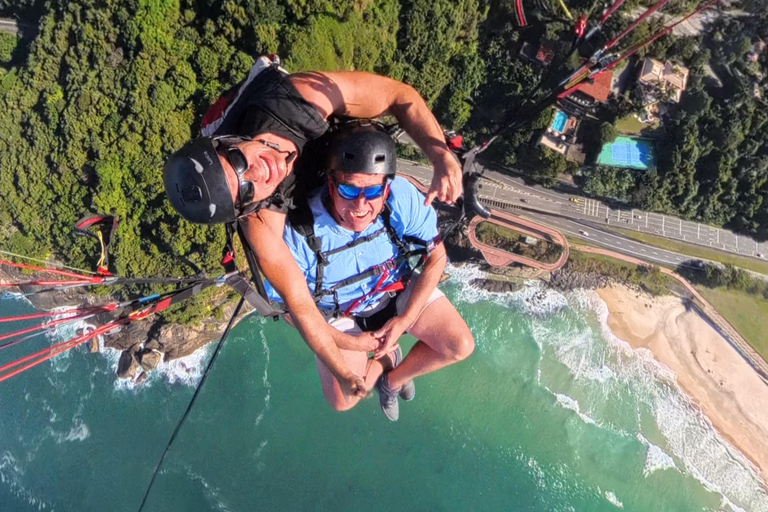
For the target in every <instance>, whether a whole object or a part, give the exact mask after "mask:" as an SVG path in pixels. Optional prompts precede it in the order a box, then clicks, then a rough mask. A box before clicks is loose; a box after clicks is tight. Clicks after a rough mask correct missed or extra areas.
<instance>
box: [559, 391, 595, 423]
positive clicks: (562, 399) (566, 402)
mask: <svg viewBox="0 0 768 512" xmlns="http://www.w3.org/2000/svg"><path fill="white" fill-rule="evenodd" d="M555 398H556V399H557V403H559V404H560V406H561V407H563V408H564V409H570V410H571V411H573V412H575V413H576V414H577V415H578V416H579V418H581V421H583V422H584V423H588V424H590V425H596V422H595V420H593V419H592V418H591V417H589V415H587V414H584V413H583V412H581V409H580V407H579V401H578V400H576V399H574V398H571V397H570V396H568V395H563V394H561V393H555Z"/></svg>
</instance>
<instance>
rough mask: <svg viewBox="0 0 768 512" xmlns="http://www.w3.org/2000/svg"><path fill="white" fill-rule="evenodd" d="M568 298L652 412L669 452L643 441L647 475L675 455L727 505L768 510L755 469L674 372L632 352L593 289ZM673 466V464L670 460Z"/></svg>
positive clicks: (648, 354) (642, 353)
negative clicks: (589, 314) (594, 326)
mask: <svg viewBox="0 0 768 512" xmlns="http://www.w3.org/2000/svg"><path fill="white" fill-rule="evenodd" d="M574 299H575V300H574V305H575V306H576V307H584V306H586V307H588V308H589V309H591V310H592V311H594V312H595V314H596V315H597V318H598V321H599V325H600V329H601V333H602V336H603V338H604V339H605V340H606V341H607V343H608V345H609V346H610V347H612V348H613V350H614V351H615V353H616V354H617V358H616V361H617V362H618V363H619V366H618V368H617V374H621V375H623V378H624V379H626V382H627V383H628V384H629V385H630V386H631V388H632V390H633V396H634V397H635V398H636V399H638V400H640V401H645V402H646V405H647V406H649V408H650V410H652V411H653V414H654V418H655V422H656V425H657V427H658V429H659V432H660V433H661V435H662V436H663V438H664V441H665V443H664V444H666V446H667V449H668V450H669V452H670V453H671V454H672V455H671V456H670V455H669V454H667V453H666V452H665V451H663V450H661V449H660V448H659V447H658V446H656V445H654V444H652V443H650V442H648V445H647V446H648V455H647V459H646V465H645V468H644V472H647V473H646V474H651V473H652V472H653V471H656V470H658V469H665V468H667V467H670V464H674V459H677V460H679V461H680V463H681V464H682V466H683V468H684V469H685V471H686V472H687V473H688V474H690V475H692V476H693V477H694V478H696V479H697V480H698V481H699V482H701V483H702V485H704V486H705V487H706V488H708V489H710V490H712V491H715V492H717V493H719V494H721V496H722V498H723V501H724V502H725V503H727V504H728V506H729V507H730V508H731V509H733V510H737V509H739V507H746V508H747V509H748V510H753V511H759V512H768V494H766V490H765V487H764V484H763V483H762V481H761V479H760V477H759V475H758V473H757V469H756V468H755V467H754V465H753V464H752V463H751V462H750V461H749V460H748V459H747V458H746V457H745V456H744V455H743V454H742V453H740V452H739V451H738V450H736V449H735V448H733V447H732V446H731V445H730V444H729V443H728V442H727V441H726V440H725V439H723V437H722V436H721V435H720V434H719V433H718V432H717V431H716V430H715V428H714V427H713V426H712V423H711V422H710V421H709V419H708V418H707V417H706V416H705V415H704V413H703V412H702V411H701V409H700V408H699V407H698V406H697V405H696V404H695V403H694V402H693V401H692V400H691V398H690V397H689V396H688V395H687V394H686V393H685V392H684V391H683V390H682V389H681V388H680V387H679V386H678V384H677V379H676V376H675V374H674V372H673V371H672V370H671V369H670V368H669V367H667V366H666V365H664V364H662V363H660V362H658V361H657V360H656V359H654V357H653V354H652V353H651V352H650V351H649V350H645V349H641V350H633V349H632V348H631V347H630V346H629V344H628V343H626V342H625V341H624V340H621V339H620V338H618V337H617V336H615V335H614V334H613V332H611V330H610V329H609V328H608V307H607V305H606V304H605V302H604V301H602V300H601V299H600V297H599V296H598V295H597V293H596V292H594V291H584V292H579V293H578V294H576V296H575V297H574ZM638 434H641V433H640V432H639V433H638ZM646 441H647V440H646ZM644 444H645V443H644ZM673 457H674V459H673ZM657 466H658V467H657ZM674 467H675V468H677V467H678V466H677V465H676V464H675V465H674ZM678 469H679V468H678Z"/></svg>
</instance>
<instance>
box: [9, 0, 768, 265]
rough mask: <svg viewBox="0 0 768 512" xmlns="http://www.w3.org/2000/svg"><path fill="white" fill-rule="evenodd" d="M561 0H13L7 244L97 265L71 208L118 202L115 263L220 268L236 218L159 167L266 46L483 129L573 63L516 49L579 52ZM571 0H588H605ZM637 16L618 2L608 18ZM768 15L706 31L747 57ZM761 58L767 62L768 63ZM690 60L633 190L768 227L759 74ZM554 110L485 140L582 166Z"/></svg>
mask: <svg viewBox="0 0 768 512" xmlns="http://www.w3.org/2000/svg"><path fill="white" fill-rule="evenodd" d="M631 3H633V2H627V4H626V5H627V7H626V9H627V10H629V9H631V6H630V4H631ZM634 3H637V2H634ZM531 4H533V2H531ZM551 4H552V5H549V4H548V3H547V2H546V1H541V2H537V4H536V5H538V6H539V7H540V9H543V10H540V11H539V12H536V11H535V10H534V9H533V6H532V5H531V12H530V13H529V18H530V19H529V21H531V22H532V23H531V28H527V29H525V30H520V29H519V28H517V27H516V25H515V22H514V8H513V5H514V2H513V1H510V0H497V1H488V0H355V1H350V0H224V1H214V0H200V1H193V0H181V1H179V0H122V1H118V0H100V1H96V0H72V1H63V0H49V1H46V2H42V1H39V0H37V1H36V0H25V1H20V2H19V1H10V0H5V1H0V13H1V14H3V15H5V16H11V15H14V16H18V19H19V21H20V23H21V24H22V25H23V27H22V34H23V37H22V38H20V39H19V38H17V37H16V36H13V35H10V34H0V102H1V105H0V196H2V198H3V201H2V202H0V246H2V247H3V248H4V249H6V250H10V251H14V252H18V253H21V254H26V255H34V256H37V257H43V258H47V257H49V256H55V257H56V258H57V259H59V260H63V261H66V262H67V263H70V264H73V265H77V266H85V267H87V268H92V267H93V266H94V263H95V260H96V258H97V256H96V255H95V246H94V245H90V244H92V242H91V241H84V240H83V239H82V238H75V236H74V234H73V223H74V222H75V221H76V220H77V219H78V218H80V217H81V216H83V215H85V214H87V213H95V212H101V213H109V212H115V213H116V214H117V216H118V217H119V218H120V219H121V221H122V224H121V226H120V229H119V232H118V235H117V242H116V250H115V254H116V257H115V258H114V270H115V271H116V272H117V273H119V274H122V275H162V274H167V275H181V274H193V273H196V272H198V271H199V270H201V269H202V270H206V271H209V272H212V273H215V272H217V271H218V268H217V267H218V260H219V258H220V251H221V247H222V243H223V236H224V233H223V229H221V228H207V227H200V226H195V225H192V224H190V223H187V222H185V221H182V220H180V218H179V217H178V216H177V215H175V214H174V212H173V211H172V210H171V208H170V205H169V203H168V202H167V201H166V200H165V195H164V192H163V188H162V182H161V168H162V164H163V161H164V159H165V157H166V156H167V155H168V154H170V153H171V152H172V151H174V150H175V149H177V148H178V147H180V146H181V145H182V144H183V143H184V142H185V141H187V140H189V139H190V137H192V136H194V135H196V130H197V126H198V124H199V119H200V116H201V115H202V113H203V112H204V111H205V109H206V108H207V106H208V105H209V104H210V102H211V101H213V100H214V99H215V98H216V97H217V96H218V95H219V94H220V93H221V92H223V91H224V90H226V89H227V88H229V87H230V86H232V85H233V84H234V83H236V82H237V81H239V80H240V79H242V78H243V77H244V76H245V74H246V73H247V71H248V69H249V68H250V66H251V64H252V62H253V59H254V57H256V56H258V55H260V54H265V53H272V52H276V53H278V54H280V55H281V56H282V57H283V61H284V66H285V67H286V68H287V69H288V70H289V71H299V70H306V69H317V70H336V69H357V70H368V71H375V72H378V73H382V74H386V75H389V76H392V77H394V78H397V79H401V80H404V81H406V82H408V83H410V84H412V85H413V86H415V87H416V88H417V89H418V90H419V91H420V92H421V94H422V95H423V96H424V97H425V98H426V99H427V101H428V102H429V103H430V105H432V107H433V108H434V109H435V112H436V114H437V115H438V118H439V119H440V121H441V122H442V123H443V124H444V126H446V127H448V128H454V129H459V128H462V127H463V128H465V129H466V131H467V133H468V137H469V138H470V139H472V138H473V136H474V137H477V136H478V134H480V133H482V132H484V131H487V130H488V129H490V128H491V127H493V126H494V124H495V123H497V122H499V121H501V119H502V114H503V113H504V112H505V111H507V109H508V108H510V107H514V106H516V105H519V104H520V103H521V101H522V100H523V99H524V98H525V97H527V96H528V94H529V93H530V92H531V91H533V89H534V87H535V86H536V85H537V84H538V83H539V80H540V79H541V78H542V77H543V78H544V87H543V90H546V89H547V86H548V84H552V83H556V80H555V78H556V77H561V76H562V75H563V73H566V72H567V71H566V70H567V69H568V68H569V67H571V66H573V65H575V64H576V63H577V61H578V60H577V59H578V56H574V57H573V58H572V59H571V60H570V61H565V59H563V58H558V57H556V58H555V60H554V61H553V63H552V65H551V66H550V67H549V68H548V69H544V68H541V67H536V66H534V65H532V64H531V63H529V62H527V61H524V60H522V59H521V58H520V56H519V50H520V46H521V44H522V42H523V41H524V40H527V41H539V40H546V41H548V42H549V43H551V44H552V45H554V46H555V48H556V51H557V53H558V55H563V54H564V53H567V49H568V46H569V43H570V41H571V37H572V36H571V31H572V27H571V26H570V25H569V24H566V23H564V22H560V21H554V22H549V23H546V24H541V23H536V20H537V19H538V18H537V17H541V18H542V19H544V18H546V17H547V16H551V17H557V9H559V8H558V7H557V3H556V2H555V0H552V2H551ZM678 4H679V5H678ZM688 4H690V2H688ZM526 5H528V3H526ZM569 5H570V6H571V9H572V10H574V12H578V11H579V9H587V8H589V7H590V6H592V5H593V2H591V1H585V0H579V1H575V2H571V3H569ZM594 5H596V6H597V5H599V4H597V3H595V4H594ZM686 5H687V4H683V3H676V8H677V9H678V10H684V9H685V6H686ZM599 8H600V7H598V9H599ZM627 23H628V20H627V19H626V17H616V18H615V19H613V20H612V21H611V23H610V24H609V26H608V27H607V29H606V31H605V32H606V35H608V34H611V33H616V32H617V31H618V30H620V29H621V28H622V27H623V26H625V25H626V24H627ZM760 23H762V27H763V28H762V29H760V28H759V27H760V26H761V25H760ZM747 25H749V26H748V27H747V28H745V27H746V26H747ZM767 26H768V23H766V22H765V15H764V14H763V18H762V19H761V20H758V19H754V18H753V19H746V20H742V19H740V20H738V21H731V22H729V23H728V24H724V25H722V27H720V28H718V29H717V30H718V31H717V32H715V33H714V34H713V35H712V36H711V37H709V39H707V41H708V43H707V44H708V45H709V48H710V51H711V53H712V55H713V56H714V57H715V58H716V59H718V62H720V61H722V62H723V63H724V65H725V63H727V62H728V61H729V59H730V60H732V61H733V62H735V61H737V60H739V59H740V58H742V57H741V56H740V53H739V52H741V51H742V50H743V49H744V48H745V45H746V43H745V42H744V41H745V40H746V39H749V38H750V37H752V36H755V37H756V36H757V35H758V34H757V32H760V30H762V31H763V32H765V27H767ZM756 27H757V28H756ZM651 29H652V26H649V27H642V28H641V29H639V30H638V33H637V34H633V35H632V38H634V40H637V41H639V40H642V39H643V38H645V37H647V35H648V33H650V32H649V31H650V30H651ZM643 31H646V32H645V33H643ZM767 36H768V34H765V33H762V36H761V37H764V38H765V37H767ZM699 44H700V41H698V40H696V39H694V40H691V41H683V42H681V43H675V41H674V40H673V39H668V40H667V42H666V43H664V44H663V45H662V44H661V43H658V44H657V45H655V46H654V47H652V48H651V49H649V50H648V51H649V52H656V53H660V52H664V53H667V52H672V53H674V52H678V50H679V52H687V53H688V55H687V56H685V55H683V57H681V58H685V60H686V62H687V63H691V62H692V61H694V60H695V59H696V58H697V56H699V60H702V63H703V62H704V61H705V60H706V59H702V58H701V54H702V52H699V51H698V48H699ZM670 48H672V50H670ZM660 56H661V57H663V56H664V55H660ZM766 58H767V57H766V55H762V56H761V60H760V62H759V63H758V67H760V69H762V70H763V72H766V71H768V66H767V65H766ZM699 66H700V64H699ZM695 69H696V71H695V75H694V79H693V80H692V82H693V87H692V89H691V91H690V94H687V95H686V97H685V100H684V101H683V103H682V104H681V106H680V108H679V110H678V111H676V112H674V113H673V117H672V121H671V122H670V123H669V125H670V130H669V137H668V138H667V142H666V143H665V144H666V145H665V147H664V148H663V150H662V155H663V156H662V158H661V160H660V165H659V169H658V172H657V173H651V174H649V175H648V177H647V178H643V180H642V181H638V183H636V184H634V185H632V186H629V187H628V188H627V190H626V191H625V192H626V194H627V196H628V197H629V196H632V197H634V198H635V199H636V201H637V202H638V203H642V204H645V205H647V206H650V207H653V208H656V209H661V210H665V211H669V212H680V213H681V214H683V215H686V216H691V217H696V218H701V219H704V220H707V221H712V222H718V223H729V224H731V225H733V226H735V227H737V228H738V229H741V230H743V231H744V232H748V233H761V234H763V235H765V233H766V231H765V230H766V227H768V201H766V198H767V196H768V185H767V184H766V176H767V175H768V138H766V137H768V136H767V135H766V133H768V129H766V108H765V104H764V103H760V101H761V100H758V99H755V98H752V97H751V95H749V94H748V91H745V87H747V85H746V84H748V81H747V80H746V79H745V80H743V81H739V80H734V82H733V83H729V84H728V86H727V88H724V90H723V91H722V93H720V94H719V95H715V96H713V95H711V94H710V93H709V92H707V89H706V87H705V83H704V80H703V78H702V72H701V71H700V70H699V69H700V68H695ZM553 80H554V81H553ZM742 82H743V83H742ZM615 103H616V104H620V103H621V102H619V101H617V102H615ZM617 108H618V107H617ZM549 119H550V113H549V112H544V113H542V114H541V116H540V117H539V119H538V120H537V121H535V122H534V123H533V125H532V126H531V128H529V129H525V130H520V131H518V132H515V133H511V134H508V135H507V136H506V137H505V138H504V139H503V140H502V141H501V143H500V144H498V145H497V146H495V147H494V148H493V151H489V152H488V154H487V157H488V158H489V159H490V160H492V161H493V162H495V163H499V164H503V165H510V166H515V167H518V168H521V169H522V170H523V171H525V172H527V173H528V174H529V175H530V176H531V177H532V178H533V179H536V180H539V181H542V182H544V183H552V182H553V178H554V177H555V176H556V175H557V173H558V172H564V171H568V170H569V166H568V165H566V162H565V161H564V160H563V159H562V157H560V155H556V154H554V153H550V152H546V151H545V150H543V149H541V148H540V147H538V146H536V145H535V139H536V135H537V133H538V131H537V130H541V129H543V128H544V127H545V126H546V124H547V123H548V122H549ZM572 169H573V167H570V170H572Z"/></svg>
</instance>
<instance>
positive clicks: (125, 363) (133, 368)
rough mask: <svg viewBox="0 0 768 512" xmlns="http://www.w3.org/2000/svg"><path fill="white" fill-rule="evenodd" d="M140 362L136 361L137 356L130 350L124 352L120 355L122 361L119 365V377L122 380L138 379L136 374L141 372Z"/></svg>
mask: <svg viewBox="0 0 768 512" xmlns="http://www.w3.org/2000/svg"><path fill="white" fill-rule="evenodd" d="M139 368H140V364H139V360H138V359H136V354H134V353H133V352H132V351H130V350H124V351H123V353H122V354H120V360H119V361H118V363H117V376H118V377H120V378H121V379H133V378H134V377H136V372H138V371H139Z"/></svg>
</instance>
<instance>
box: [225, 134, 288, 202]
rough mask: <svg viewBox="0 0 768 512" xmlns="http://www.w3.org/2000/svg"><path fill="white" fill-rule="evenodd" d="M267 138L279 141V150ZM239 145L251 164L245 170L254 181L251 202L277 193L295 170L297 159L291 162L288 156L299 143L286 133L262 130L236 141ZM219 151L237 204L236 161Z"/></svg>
mask: <svg viewBox="0 0 768 512" xmlns="http://www.w3.org/2000/svg"><path fill="white" fill-rule="evenodd" d="M264 142H267V143H268V144H270V145H277V146H279V147H280V150H279V151H278V150H277V149H276V148H274V147H270V146H269V145H267V144H265V143H264ZM237 148H238V149H239V150H240V151H241V152H242V153H243V155H244V156H245V159H246V161H247V164H248V169H247V170H246V171H245V173H244V174H243V176H242V179H243V180H246V181H250V182H252V183H253V186H254V195H253V199H252V202H256V201H261V200H263V199H266V198H268V197H269V196H271V195H272V194H274V193H275V190H277V187H278V185H280V183H282V181H283V180H284V179H285V177H286V176H288V175H289V174H290V173H291V172H293V164H294V161H290V162H288V161H287V160H288V159H289V158H288V157H289V154H290V153H291V152H295V151H296V150H297V148H296V144H294V143H293V142H292V141H290V140H288V139H286V138H284V137H280V136H278V135H274V134H272V133H264V134H259V135H257V136H255V137H254V138H253V140H246V141H243V142H241V143H239V144H237ZM218 155H219V161H220V162H221V165H222V167H224V173H225V174H226V176H227V183H228V185H229V190H230V192H231V193H232V197H233V199H234V201H235V204H237V203H238V202H239V199H240V198H239V190H240V184H239V181H238V179H237V173H235V170H234V168H233V167H232V163H233V162H230V160H229V158H227V157H226V156H225V155H226V152H225V151H223V150H219V151H218Z"/></svg>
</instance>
